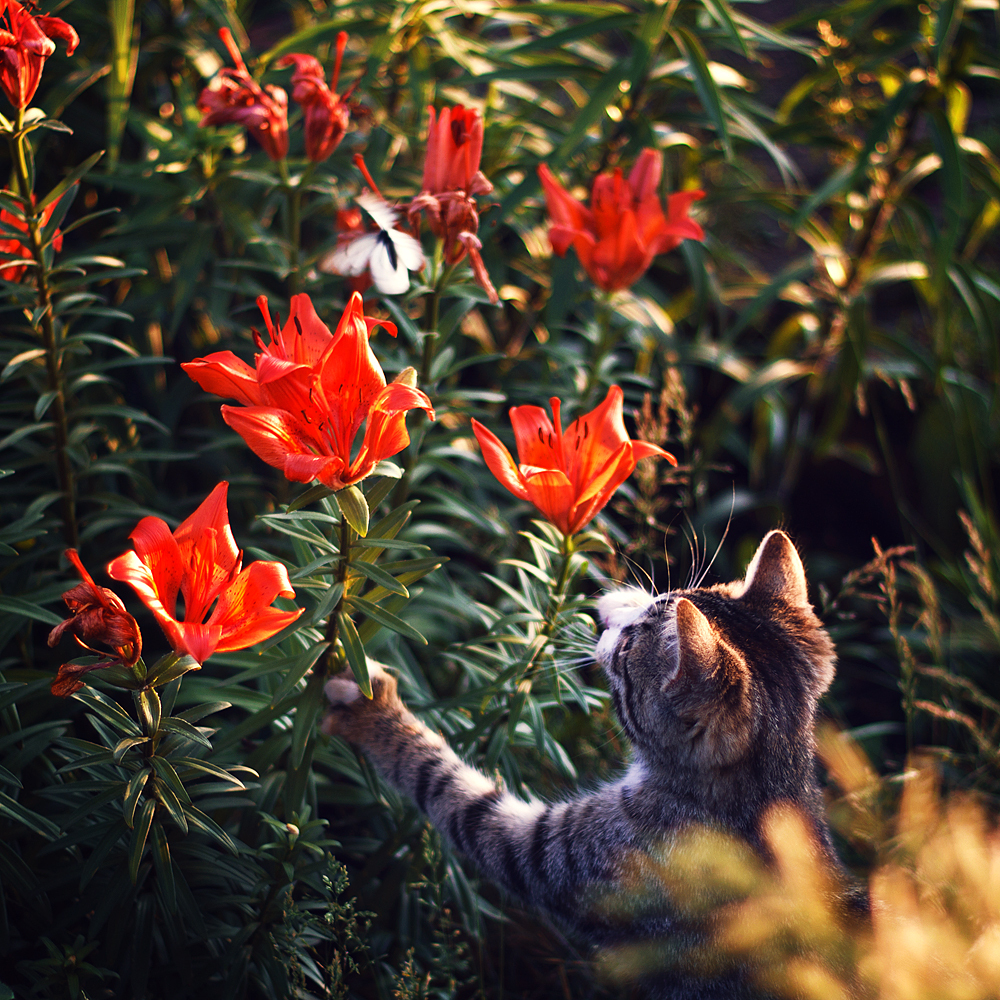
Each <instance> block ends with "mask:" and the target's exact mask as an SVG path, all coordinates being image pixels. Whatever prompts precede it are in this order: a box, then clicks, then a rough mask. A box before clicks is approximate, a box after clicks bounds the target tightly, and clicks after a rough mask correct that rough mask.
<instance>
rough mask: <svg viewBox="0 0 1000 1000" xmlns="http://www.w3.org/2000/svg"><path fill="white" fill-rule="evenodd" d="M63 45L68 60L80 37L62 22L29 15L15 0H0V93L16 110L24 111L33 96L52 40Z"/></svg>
mask: <svg viewBox="0 0 1000 1000" xmlns="http://www.w3.org/2000/svg"><path fill="white" fill-rule="evenodd" d="M54 38H61V39H62V40H63V41H64V42H65V43H66V55H68V56H71V55H72V54H73V51H74V50H75V49H76V47H77V45H79V44H80V36H79V35H77V33H76V31H75V30H74V29H73V28H72V27H71V26H70V25H68V24H67V23H66V22H65V21H63V20H62V19H61V18H58V17H47V16H46V15H44V14H32V13H31V12H30V10H28V9H26V8H25V7H23V6H22V5H21V4H19V3H18V2H17V0H0V90H3V92H4V93H5V94H6V95H7V100H8V101H10V103H11V104H13V105H14V107H15V108H26V107H27V106H28V105H29V104H30V103H31V99H32V98H33V97H34V96H35V91H36V90H37V89H38V83H39V81H40V80H41V78H42V70H43V69H44V68H45V60H46V59H48V58H49V56H50V55H52V53H53V52H55V50H56V44H55V42H54V41H53V40H52V39H54Z"/></svg>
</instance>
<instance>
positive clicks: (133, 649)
mask: <svg viewBox="0 0 1000 1000" xmlns="http://www.w3.org/2000/svg"><path fill="white" fill-rule="evenodd" d="M66 558H67V559H69V561H70V562H71V563H72V564H73V565H74V566H75V567H76V569H77V572H78V573H79V574H80V577H81V578H82V580H83V583H78V584H77V585H76V586H75V587H73V588H72V589H70V590H67V591H66V593H64V594H63V595H62V598H63V600H64V601H65V602H66V606H67V607H68V608H69V610H70V612H71V617H69V618H67V619H66V620H65V621H62V622H60V623H59V624H58V625H57V626H56V627H55V628H54V629H53V630H52V631H51V632H50V633H49V645H50V646H55V645H57V644H58V643H59V640H60V639H62V637H63V635H65V633H66V632H70V633H72V635H73V638H74V639H76V641H77V642H78V643H79V644H80V645H81V646H82V647H83V648H84V649H86V650H87V651H88V652H91V653H97V654H98V655H99V656H103V657H105V659H103V660H101V661H100V662H98V663H88V664H81V663H64V664H63V665H62V666H61V667H60V668H59V672H58V673H57V674H56V678H55V680H54V681H53V682H52V693H53V694H54V695H56V697H58V698H66V697H68V696H69V695H71V694H72V693H73V692H74V691H79V690H80V688H82V687H83V683H84V682H83V681H82V680H80V678H81V677H82V676H83V675H84V674H87V673H90V671H91V670H102V669H104V668H105V667H110V666H113V665H114V664H117V663H121V664H122V665H123V666H126V667H133V666H135V664H136V663H138V661H139V656H140V655H141V654H142V633H141V632H140V631H139V625H138V623H137V622H136V620H135V619H134V618H133V617H132V616H131V615H130V614H129V613H128V612H127V611H126V610H125V605H124V604H122V602H121V599H120V598H119V597H118V595H117V594H116V593H115V592H114V591H113V590H108V588H107V587H98V586H97V584H96V583H94V579H93V577H92V576H91V575H90V574H89V573H88V572H87V570H86V569H85V568H84V565H83V563H82V562H81V561H80V556H79V554H78V553H77V551H76V549H67V550H66ZM95 642H99V643H101V644H102V645H105V646H110V647H111V649H113V650H114V652H115V656H114V657H112V658H107V654H106V653H101V652H100V651H99V650H96V649H94V648H93V647H92V646H91V643H95Z"/></svg>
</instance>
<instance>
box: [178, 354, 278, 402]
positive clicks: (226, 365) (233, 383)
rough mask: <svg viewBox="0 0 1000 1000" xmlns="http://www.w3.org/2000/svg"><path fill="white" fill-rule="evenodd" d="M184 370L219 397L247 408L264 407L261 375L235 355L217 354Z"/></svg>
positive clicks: (196, 361)
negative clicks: (232, 400) (261, 392)
mask: <svg viewBox="0 0 1000 1000" xmlns="http://www.w3.org/2000/svg"><path fill="white" fill-rule="evenodd" d="M181 368H182V369H183V370H184V371H185V372H186V373H187V375H188V376H189V377H190V378H192V379H194V381H195V382H197V383H198V385H200V386H201V387H202V389H204V390H205V392H211V393H213V394H214V395H216V396H223V397H225V398H227V399H235V400H237V402H240V403H243V404H245V405H246V406H257V405H259V404H260V401H261V400H260V387H259V386H258V385H257V373H256V372H255V371H254V370H253V369H252V368H251V367H250V366H249V365H248V364H247V363H246V362H245V361H243V360H241V359H240V358H238V357H236V355H235V354H233V352H232V351H216V352H215V353H214V354H208V355H206V356H205V357H203V358H197V359H196V360H194V361H185V362H184V363H183V364H182V365H181Z"/></svg>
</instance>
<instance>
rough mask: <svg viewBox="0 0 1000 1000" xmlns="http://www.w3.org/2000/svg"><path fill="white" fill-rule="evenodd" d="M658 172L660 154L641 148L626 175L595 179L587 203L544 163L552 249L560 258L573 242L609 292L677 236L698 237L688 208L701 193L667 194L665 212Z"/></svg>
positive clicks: (700, 234)
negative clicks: (588, 202)
mask: <svg viewBox="0 0 1000 1000" xmlns="http://www.w3.org/2000/svg"><path fill="white" fill-rule="evenodd" d="M662 173H663V154H662V153H660V152H658V151H657V150H655V149H644V150H643V151H642V153H640V154H639V159H638V160H636V163H635V166H634V167H633V168H632V172H631V173H630V174H629V176H628V180H625V179H624V178H623V177H622V172H621V170H620V169H616V170H615V171H614V173H612V174H600V175H599V176H598V177H596V178H595V180H594V187H593V190H592V192H591V197H590V208H587V207H586V206H584V205H583V204H582V203H581V202H579V201H577V200H576V198H574V197H573V196H572V195H570V194H569V192H567V191H566V189H565V188H564V187H563V186H562V185H561V184H560V183H559V182H558V181H557V180H556V179H555V177H554V176H553V175H552V171H551V170H549V168H548V167H547V166H546V165H545V164H544V163H543V164H542V165H541V166H540V167H539V168H538V176H539V178H540V179H541V182H542V187H543V188H544V189H545V200H546V203H547V205H548V209H549V216H550V217H551V219H552V226H551V227H550V229H549V239H550V240H551V241H552V249H553V250H555V252H556V253H557V254H558V255H559V256H560V257H562V256H564V255H565V253H566V251H567V250H568V249H569V248H570V247H571V246H572V247H573V249H574V250H576V255H577V257H579V258H580V263H581V264H583V267H584V270H585V271H586V272H587V274H589V275H590V278H591V280H592V281H593V282H594V284H595V285H597V287H598V288H602V289H604V291H606V292H613V291H617V290H619V289H621V288H628V287H630V286H631V285H632V284H634V283H635V282H636V281H638V280H639V278H641V277H642V275H643V274H645V272H646V269H647V268H648V267H649V265H650V264H651V263H652V262H653V258H654V257H656V256H657V255H658V254H661V253H666V252H667V251H668V250H673V249H674V247H676V246H678V245H679V244H680V242H681V240H685V239H692V240H700V239H702V238H703V237H704V235H705V233H704V231H703V230H702V228H701V226H699V225H698V223H697V222H694V221H693V220H692V219H689V218H688V215H687V213H688V209H689V208H690V207H691V202H693V201H697V200H698V199H699V198H703V197H704V192H703V191H678V192H677V193H676V194H672V195H670V197H669V198H668V199H667V214H666V215H664V214H663V207H662V205H661V204H660V196H659V193H658V192H659V186H660V177H661V175H662Z"/></svg>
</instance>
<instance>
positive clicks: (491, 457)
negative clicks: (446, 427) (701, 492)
mask: <svg viewBox="0 0 1000 1000" xmlns="http://www.w3.org/2000/svg"><path fill="white" fill-rule="evenodd" d="M622 400H623V396H622V391H621V389H620V388H619V387H618V386H617V385H613V386H611V388H610V389H609V390H608V394H607V396H606V397H605V399H604V402H603V403H601V404H600V405H599V406H597V407H596V408H595V409H594V410H592V411H591V412H590V413H588V414H586V415H584V416H582V417H580V418H579V419H577V420H574V421H573V423H571V424H570V425H569V427H567V428H566V430H565V431H563V429H562V424H561V421H560V417H559V411H560V408H561V406H562V404H561V402H560V401H559V400H558V399H557V398H556V397H554V396H553V397H552V399H550V400H549V404H550V405H551V407H552V420H551V421H550V420H549V416H548V414H547V413H546V412H545V410H543V409H542V407H540V406H515V407H513V408H512V409H511V411H510V422H511V424H513V427H514V439H515V441H516V442H517V457H518V458H519V459H520V464H517V463H515V462H514V459H513V458H512V457H511V454H510V452H509V451H507V449H506V448H505V447H504V446H503V444H502V443H501V441H500V439H499V438H498V437H497V436H496V435H495V434H494V433H493V432H492V431H488V430H487V429H486V428H485V427H484V426H483V425H482V424H481V423H479V421H478V420H473V421H472V429H473V431H475V434H476V438H477V439H478V441H479V446H480V448H482V450H483V458H484V459H485V461H486V465H487V466H488V467H489V470H490V472H492V473H493V475H494V476H496V477H497V479H498V480H499V481H500V483H501V484H502V485H503V486H505V487H506V488H507V489H508V490H510V492H511V493H513V494H514V496H517V497H520V498H521V499H522V500H528V501H529V502H530V503H533V504H534V505H535V506H536V507H537V508H538V509H539V510H540V511H541V512H542V514H544V515H545V517H546V519H547V520H549V521H551V522H552V524H554V525H555V526H556V527H557V528H558V529H559V530H560V531H561V532H562V533H563V534H564V535H574V534H576V532H578V531H580V529H581V528H583V527H584V526H585V525H586V524H588V523H589V522H590V521H591V519H592V518H594V517H595V516H596V515H597V513H598V511H600V510H601V509H602V508H603V507H604V505H605V504H606V503H607V502H608V501H609V500H610V499H611V497H612V495H613V494H614V492H615V490H617V489H618V487H619V486H621V484H622V483H623V482H625V480H626V479H627V478H628V477H629V476H630V475H631V474H632V471H633V470H634V469H635V466H636V463H637V462H638V461H639V460H640V459H643V458H651V457H654V456H655V457H657V458H665V459H666V460H667V461H668V462H670V463H671V464H672V465H676V464H677V459H676V458H674V456H673V455H671V454H670V453H669V452H667V451H664V450H663V449H662V448H660V447H659V446H658V445H655V444H650V443H649V442H647V441H632V440H630V439H629V436H628V434H626V433H625V423H624V420H623V418H622Z"/></svg>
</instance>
